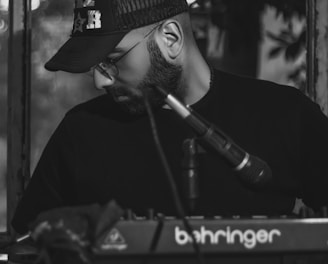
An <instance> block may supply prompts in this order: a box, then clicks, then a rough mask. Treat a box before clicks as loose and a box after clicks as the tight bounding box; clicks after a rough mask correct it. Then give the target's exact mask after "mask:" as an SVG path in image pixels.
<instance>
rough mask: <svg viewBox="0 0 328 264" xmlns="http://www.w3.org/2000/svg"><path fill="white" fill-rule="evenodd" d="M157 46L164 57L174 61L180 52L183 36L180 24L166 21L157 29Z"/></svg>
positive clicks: (174, 21)
mask: <svg viewBox="0 0 328 264" xmlns="http://www.w3.org/2000/svg"><path fill="white" fill-rule="evenodd" d="M157 37H158V42H159V43H158V44H159V46H160V48H161V49H162V52H163V54H164V56H167V58H169V59H171V60H174V59H176V58H177V57H178V56H179V54H180V53H181V51H182V48H183V45H184V34H183V30H182V27H181V24H180V23H179V22H178V21H176V20H173V19H172V20H171V19H170V20H166V21H165V22H164V23H163V25H162V26H161V27H160V29H159V34H158V35H157Z"/></svg>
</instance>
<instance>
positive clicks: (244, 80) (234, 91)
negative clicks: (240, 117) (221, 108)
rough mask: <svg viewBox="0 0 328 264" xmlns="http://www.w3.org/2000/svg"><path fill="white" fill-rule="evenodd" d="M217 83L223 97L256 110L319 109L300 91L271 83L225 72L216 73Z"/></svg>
mask: <svg viewBox="0 0 328 264" xmlns="http://www.w3.org/2000/svg"><path fill="white" fill-rule="evenodd" d="M215 75H216V77H215V78H216V80H217V81H216V83H217V86H219V89H218V90H220V91H221V93H222V96H223V97H224V96H227V97H231V98H233V100H234V102H235V103H236V104H247V105H251V106H253V107H254V108H257V107H260V108H264V109H267V108H271V109H274V110H275V112H276V113H277V112H279V110H281V111H286V110H288V109H291V108H294V110H295V108H296V109H298V110H301V108H302V107H304V106H305V107H308V106H312V107H318V105H317V104H316V103H313V102H312V101H311V99H309V98H308V97H307V96H305V95H304V94H303V93H302V92H301V91H300V90H299V89H297V88H295V87H292V86H288V85H281V84H277V83H274V82H271V81H266V80H260V79H255V78H249V77H245V76H239V75H235V74H231V73H227V72H223V71H216V73H215Z"/></svg>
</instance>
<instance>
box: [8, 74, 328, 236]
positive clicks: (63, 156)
mask: <svg viewBox="0 0 328 264" xmlns="http://www.w3.org/2000/svg"><path fill="white" fill-rule="evenodd" d="M191 107H192V108H193V109H194V110H195V111H196V112H197V113H198V114H200V115H201V116H203V117H204V118H205V119H206V120H207V121H209V122H211V123H212V124H215V125H216V126H217V127H219V128H220V129H221V130H222V131H224V132H225V133H226V134H227V135H228V136H229V137H230V138H232V139H233V140H234V142H235V143H236V144H238V145H239V146H241V147H242V148H243V149H245V150H246V151H247V152H249V153H250V154H252V155H255V156H258V157H260V158H261V159H262V160H264V161H266V162H267V163H268V165H269V166H270V168H271V170H272V173H273V181H272V182H270V184H269V186H267V187H266V188H264V189H261V190H256V191H254V190H252V189H251V188H249V187H248V186H245V185H244V184H243V183H242V182H241V181H240V180H239V179H238V177H237V176H236V174H235V172H234V171H233V170H232V168H231V167H230V166H229V164H228V163H227V162H226V161H224V160H223V159H222V157H221V156H220V155H218V154H215V153H212V152H210V151H207V150H206V149H205V151H201V153H199V154H198V155H197V159H198V162H199V168H198V174H199V191H200V197H199V199H197V201H196V209H195V211H194V212H193V213H192V214H195V215H204V216H211V215H224V216H230V215H246V216H251V215H259V214H260V215H286V214H291V213H292V210H293V208H294V204H295V198H296V197H298V198H302V199H303V201H304V203H305V204H307V205H308V206H310V207H312V208H314V209H319V208H320V207H321V206H323V205H327V204H328V191H327V189H328V165H327V164H328V155H327V150H328V121H327V118H326V116H325V115H324V114H323V113H322V112H321V110H320V108H319V106H318V105H316V104H314V103H313V102H311V101H310V99H308V98H307V97H306V96H304V95H303V94H301V92H300V91H298V90H297V89H295V88H292V87H288V86H282V85H277V84H274V83H271V82H267V81H260V80H255V79H249V78H245V77H240V76H235V75H231V74H228V73H224V72H221V71H214V76H212V82H211V87H210V90H209V92H208V93H207V94H206V95H205V96H204V97H203V98H202V99H201V100H200V101H198V102H197V103H196V104H194V105H192V106H191ZM155 120H156V124H157V129H158V133H159V137H160V140H161V143H162V146H163V148H164V152H165V155H166V157H167V159H168V162H169V166H170V169H171V171H172V173H173V176H174V178H175V181H176V184H177V186H178V190H179V192H180V195H181V198H182V201H183V203H184V204H185V197H184V195H183V192H182V189H183V180H182V178H183V177H182V175H183V169H182V160H183V151H182V144H183V141H184V140H185V139H188V138H193V137H194V134H193V131H192V130H191V129H190V127H189V126H188V125H187V124H186V123H185V122H184V121H183V120H182V119H181V118H180V117H179V116H178V115H177V114H176V113H175V112H173V111H172V110H168V109H160V110H158V111H156V112H155ZM168 186H169V185H168V180H167V177H166V175H165V172H164V169H163V165H162V163H161V162H160V159H159V156H158V153H157V151H156V147H155V143H154V139H153V135H152V132H151V128H150V121H149V118H148V117H147V116H146V115H144V116H138V117H136V116H130V115H128V114H127V113H125V112H123V111H122V110H121V109H120V107H119V106H118V105H117V104H115V102H113V101H112V100H111V99H110V97H109V96H107V95H103V96H100V97H97V98H94V99H92V100H90V101H88V102H85V103H82V104H80V105H78V106H76V107H74V108H73V109H72V110H70V111H69V112H68V113H67V114H66V116H65V118H64V119H63V120H62V122H61V123H60V125H59V126H58V128H57V129H56V131H55V132H54V134H53V135H52V137H51V138H50V140H49V142H48V144H47V146H46V148H45V150H44V152H43V154H42V156H41V159H40V161H39V163H38V165H37V167H36V169H35V171H34V174H33V177H32V179H31V181H30V184H29V186H28V188H27V190H26V192H25V195H24V196H23V198H22V200H21V201H20V203H19V205H18V208H17V210H16V214H15V216H14V218H13V221H12V225H13V227H14V228H15V229H16V230H17V231H18V232H19V233H24V232H26V231H27V228H28V227H27V225H28V223H29V222H30V221H32V220H33V219H35V217H36V216H37V215H38V214H39V213H40V212H42V211H44V210H48V209H52V208H57V207H62V206H78V205H85V204H92V203H99V204H104V203H107V202H108V201H109V200H112V199H114V200H115V201H116V202H117V203H118V204H119V205H120V206H121V207H123V208H131V209H132V210H133V211H134V212H135V213H136V214H137V215H144V214H145V213H146V212H147V209H149V208H152V209H154V210H155V212H160V213H163V214H165V215H175V214H176V210H175V205H174V202H173V199H172V195H171V190H170V189H169V187H168Z"/></svg>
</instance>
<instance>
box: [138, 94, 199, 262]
mask: <svg viewBox="0 0 328 264" xmlns="http://www.w3.org/2000/svg"><path fill="white" fill-rule="evenodd" d="M143 98H144V103H145V106H146V110H147V113H148V116H149V120H150V126H151V131H152V134H153V137H154V141H155V145H156V149H157V151H158V154H159V157H160V160H161V162H162V164H163V166H164V170H165V175H166V177H167V180H168V182H169V187H170V190H171V193H172V196H173V200H174V205H175V207H176V210H177V214H178V217H179V218H180V219H181V220H182V223H183V225H184V227H185V229H186V231H187V232H188V234H189V235H190V237H191V238H192V245H193V248H194V251H195V253H196V255H197V259H198V262H199V263H200V264H204V263H205V262H204V259H203V256H202V253H201V251H200V248H199V246H198V244H197V242H196V238H195V236H194V234H193V230H192V227H191V225H190V223H189V221H188V219H187V218H186V215H185V211H184V209H183V206H182V202H181V199H180V196H179V192H178V189H177V186H176V183H175V181H174V177H173V174H172V172H171V169H170V166H169V164H168V161H167V158H166V156H165V154H164V151H163V147H162V144H161V141H160V138H159V135H158V131H157V126H156V121H155V117H154V113H153V111H152V108H151V106H150V103H149V100H148V94H147V93H143Z"/></svg>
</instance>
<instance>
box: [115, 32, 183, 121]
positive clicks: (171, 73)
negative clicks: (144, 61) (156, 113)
mask: <svg viewBox="0 0 328 264" xmlns="http://www.w3.org/2000/svg"><path fill="white" fill-rule="evenodd" d="M147 49H148V51H149V54H150V68H149V70H148V71H147V73H146V75H145V76H144V78H143V79H142V80H141V82H140V83H139V84H138V86H137V87H136V88H135V89H134V90H135V92H134V93H133V94H132V93H131V94H130V96H131V98H132V99H131V100H129V101H127V102H120V103H119V105H120V106H121V107H122V109H123V110H124V111H127V112H128V113H130V114H133V115H141V114H144V113H145V112H146V106H145V101H144V100H145V99H144V96H147V100H148V102H149V104H150V106H151V108H152V109H154V110H155V109H158V108H160V107H162V106H163V105H164V104H165V102H164V98H163V96H162V95H161V94H160V93H159V92H158V91H157V90H156V88H155V87H161V88H162V89H164V90H165V91H167V92H168V93H173V94H180V95H181V93H182V91H181V90H182V84H181V82H182V78H181V77H182V67H181V66H178V65H174V64H172V63H169V62H168V61H166V59H165V58H164V56H163V55H162V52H161V50H160V49H159V47H158V45H157V43H156V41H155V40H154V39H153V38H152V37H150V38H149V40H148V41H147ZM112 96H113V95H112Z"/></svg>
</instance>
